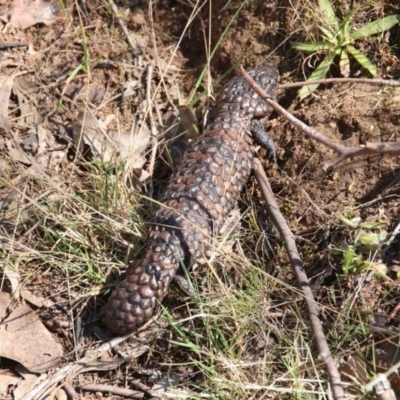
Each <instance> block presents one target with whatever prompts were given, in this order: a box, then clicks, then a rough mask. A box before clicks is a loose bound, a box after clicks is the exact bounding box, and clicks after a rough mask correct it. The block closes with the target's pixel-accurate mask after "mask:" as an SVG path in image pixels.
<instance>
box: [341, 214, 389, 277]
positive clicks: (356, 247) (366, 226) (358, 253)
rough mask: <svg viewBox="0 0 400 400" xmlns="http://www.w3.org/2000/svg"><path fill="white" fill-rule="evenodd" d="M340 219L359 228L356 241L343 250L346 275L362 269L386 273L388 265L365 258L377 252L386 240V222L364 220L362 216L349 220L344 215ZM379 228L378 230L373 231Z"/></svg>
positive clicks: (343, 264)
mask: <svg viewBox="0 0 400 400" xmlns="http://www.w3.org/2000/svg"><path fill="white" fill-rule="evenodd" d="M340 220H341V221H342V222H344V223H345V224H346V225H348V226H349V227H351V228H355V229H357V231H356V234H355V239H354V243H353V244H351V245H348V246H346V248H345V249H344V250H343V251H341V252H340V253H341V254H342V270H343V274H344V276H345V277H347V276H349V275H355V274H358V273H360V272H362V271H367V270H368V271H374V272H375V273H376V274H378V275H385V273H386V266H385V265H384V264H382V263H378V262H374V261H371V260H370V259H369V258H370V257H368V259H366V258H365V256H366V255H368V256H370V255H371V253H375V252H376V251H377V250H378V249H379V247H380V246H381V245H382V244H383V243H384V242H385V240H386V237H387V232H386V231H385V230H384V229H383V228H384V226H385V225H384V224H383V223H380V222H363V223H361V220H360V218H353V219H351V220H349V219H348V218H346V217H345V216H344V215H341V216H340ZM374 230H377V232H373V231H374Z"/></svg>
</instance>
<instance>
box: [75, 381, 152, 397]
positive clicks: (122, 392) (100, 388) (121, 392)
mask: <svg viewBox="0 0 400 400" xmlns="http://www.w3.org/2000/svg"><path fill="white" fill-rule="evenodd" d="M80 389H81V390H86V391H88V392H101V393H107V394H115V395H116V396H122V397H127V398H128V399H143V397H144V393H143V392H138V391H137V390H132V389H128V388H120V387H117V386H112V385H102V384H100V383H89V384H87V385H83V386H81V387H80Z"/></svg>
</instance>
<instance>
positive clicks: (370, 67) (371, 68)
mask: <svg viewBox="0 0 400 400" xmlns="http://www.w3.org/2000/svg"><path fill="white" fill-rule="evenodd" d="M346 50H347V51H348V52H349V53H350V54H351V55H352V56H353V57H354V58H355V59H356V60H357V62H358V63H359V64H360V65H361V66H362V67H363V68H364V69H366V70H367V71H368V72H369V73H370V74H371V75H372V76H376V75H377V71H376V67H375V65H374V64H372V62H371V61H369V60H368V58H367V57H365V56H364V54H363V53H361V52H360V51H359V50H357V49H356V48H355V47H353V46H347V47H346Z"/></svg>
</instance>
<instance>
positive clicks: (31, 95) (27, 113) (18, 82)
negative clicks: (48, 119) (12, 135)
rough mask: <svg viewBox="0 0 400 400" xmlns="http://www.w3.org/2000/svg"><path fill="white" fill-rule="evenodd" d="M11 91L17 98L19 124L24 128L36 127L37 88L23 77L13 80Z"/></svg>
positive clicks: (37, 115) (37, 114)
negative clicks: (23, 125) (24, 126)
mask: <svg viewBox="0 0 400 400" xmlns="http://www.w3.org/2000/svg"><path fill="white" fill-rule="evenodd" d="M12 91H13V93H14V94H15V95H16V96H17V98H18V106H19V111H20V114H21V115H20V117H19V122H20V123H23V124H25V125H26V126H32V125H36V124H37V123H38V122H39V120H38V118H39V113H38V111H37V107H36V98H37V92H38V88H37V86H36V85H34V84H33V83H32V82H31V81H30V80H28V79H26V78H25V77H23V76H19V77H17V78H15V79H14V82H13V85H12Z"/></svg>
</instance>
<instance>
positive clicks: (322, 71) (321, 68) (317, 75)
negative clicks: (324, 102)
mask: <svg viewBox="0 0 400 400" xmlns="http://www.w3.org/2000/svg"><path fill="white" fill-rule="evenodd" d="M334 58H335V53H329V54H327V55H326V57H325V59H324V60H323V61H322V62H321V64H319V65H318V67H317V68H316V69H315V71H314V72H313V73H312V74H311V76H310V77H309V78H308V80H309V81H316V80H317V79H324V78H325V77H326V74H327V73H328V71H329V68H330V66H331V64H332V62H333V59H334ZM318 86H319V85H318V84H315V85H308V86H303V87H302V88H301V89H300V90H299V97H300V100H303V99H304V98H306V97H307V96H308V95H309V94H310V93H312V92H313V91H314V90H315V89H316V88H317V87H318Z"/></svg>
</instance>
